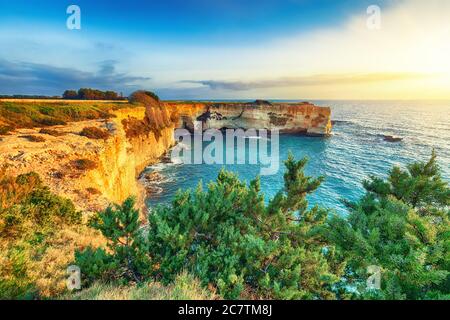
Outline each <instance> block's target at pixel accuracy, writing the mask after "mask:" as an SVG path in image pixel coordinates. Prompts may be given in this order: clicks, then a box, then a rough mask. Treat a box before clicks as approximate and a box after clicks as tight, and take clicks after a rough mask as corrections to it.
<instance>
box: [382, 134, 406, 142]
mask: <svg viewBox="0 0 450 320" xmlns="http://www.w3.org/2000/svg"><path fill="white" fill-rule="evenodd" d="M383 140H384V141H387V142H400V141H402V140H403V138H400V137H394V136H388V135H384V136H383Z"/></svg>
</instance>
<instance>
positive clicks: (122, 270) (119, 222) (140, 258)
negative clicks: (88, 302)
mask: <svg viewBox="0 0 450 320" xmlns="http://www.w3.org/2000/svg"><path fill="white" fill-rule="evenodd" d="M134 205H135V199H134V198H132V197H130V198H128V199H126V200H125V201H124V203H123V204H122V205H114V206H112V207H111V206H110V207H108V208H107V209H106V210H105V211H102V212H100V213H99V214H98V215H97V216H96V217H95V218H94V219H93V220H92V221H91V226H92V227H93V228H95V229H97V230H100V231H101V233H102V234H103V236H105V237H106V238H107V239H108V248H109V252H110V253H107V252H106V251H105V250H104V249H102V248H99V249H97V250H93V249H92V248H87V249H86V250H84V251H82V252H78V253H76V261H75V263H76V264H77V265H78V266H79V267H80V268H81V270H82V272H83V274H85V275H86V276H87V277H88V278H92V279H95V278H96V277H99V276H100V277H105V274H107V277H106V278H123V279H127V280H131V281H135V282H140V281H142V280H143V279H144V278H145V277H147V276H148V275H149V274H150V270H151V265H150V258H149V257H148V246H147V241H146V239H145V237H144V235H143V231H142V229H141V225H140V222H139V211H138V210H136V209H134Z"/></svg>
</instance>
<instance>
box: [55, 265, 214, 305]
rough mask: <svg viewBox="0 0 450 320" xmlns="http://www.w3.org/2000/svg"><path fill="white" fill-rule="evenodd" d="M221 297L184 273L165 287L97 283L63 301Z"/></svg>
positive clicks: (202, 298)
mask: <svg viewBox="0 0 450 320" xmlns="http://www.w3.org/2000/svg"><path fill="white" fill-rule="evenodd" d="M218 298H219V297H218V296H217V295H216V294H215V293H214V292H211V291H209V290H208V289H205V288H202V286H201V285H200V281H199V280H197V279H196V278H195V277H193V276H192V275H190V274H188V273H186V272H183V273H181V274H180V275H178V276H177V277H176V279H175V281H174V283H173V284H171V285H168V286H163V285H162V284H160V283H158V282H147V283H143V284H140V285H128V286H123V285H120V284H115V283H109V284H103V283H95V284H93V285H92V286H91V287H89V288H87V289H84V290H82V291H80V292H74V293H69V294H65V295H63V296H61V297H60V299H63V300H213V299H218Z"/></svg>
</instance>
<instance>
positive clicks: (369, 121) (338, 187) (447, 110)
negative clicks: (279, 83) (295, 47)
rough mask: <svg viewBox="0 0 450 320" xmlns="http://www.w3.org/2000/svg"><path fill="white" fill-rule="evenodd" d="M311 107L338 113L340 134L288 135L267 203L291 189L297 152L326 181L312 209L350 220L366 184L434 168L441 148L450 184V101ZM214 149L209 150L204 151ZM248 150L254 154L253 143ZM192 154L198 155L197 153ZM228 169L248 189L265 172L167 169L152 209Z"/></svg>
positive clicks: (264, 184)
mask: <svg viewBox="0 0 450 320" xmlns="http://www.w3.org/2000/svg"><path fill="white" fill-rule="evenodd" d="M274 101H275V100H274ZM276 101H280V102H295V101H296V100H276ZM298 101H303V100H298ZM311 102H312V103H314V104H315V105H318V106H329V107H331V113H332V120H333V122H334V126H333V130H332V135H331V136H330V137H327V138H321V137H307V136H301V135H295V134H281V135H280V137H279V157H278V158H279V159H278V161H279V170H278V172H276V173H275V174H273V175H265V176H261V191H262V192H263V193H264V196H265V199H266V201H269V200H270V198H271V197H273V196H274V195H275V194H276V193H277V192H278V191H279V190H280V189H282V188H283V174H284V172H285V168H284V164H283V162H284V160H285V159H286V158H287V156H288V153H289V152H291V153H292V154H293V155H294V157H295V158H296V159H300V158H303V157H307V158H308V159H309V162H308V165H307V167H306V170H305V171H306V173H307V174H308V175H310V176H314V177H317V176H323V177H324V178H325V180H324V182H323V183H322V185H321V186H320V187H319V188H318V190H317V191H316V192H315V193H313V194H311V195H310V196H309V197H308V200H309V203H310V205H311V206H312V205H316V204H317V205H320V206H323V207H327V208H329V209H331V210H334V211H335V212H336V213H338V214H342V215H345V214H346V213H347V209H346V207H345V205H344V203H343V199H345V200H349V201H356V200H357V199H359V197H361V196H362V195H363V194H364V188H363V187H362V182H363V181H364V180H365V179H368V178H369V177H370V176H371V175H373V176H378V177H386V176H387V174H388V172H389V170H390V169H391V168H392V167H393V166H400V167H403V168H405V167H406V166H407V164H409V163H411V162H413V161H427V160H428V159H429V158H430V155H431V152H432V150H433V149H434V150H435V151H436V153H437V155H438V163H439V166H440V168H441V171H442V176H443V178H444V179H445V180H446V181H447V182H449V181H450V101H323V100H321V101H314V100H313V101H311ZM386 135H391V136H395V137H400V138H402V140H401V141H400V142H388V141H385V139H384V136H386ZM208 144H209V143H207V142H205V143H203V148H205V147H207V145H208ZM236 148H238V146H236ZM244 148H246V150H245V151H246V152H248V151H249V150H248V148H249V144H248V143H247V144H246V145H245V146H244ZM187 150H191V151H186V152H194V148H193V147H192V148H187ZM235 151H237V150H235ZM224 152H226V151H224ZM247 162H248V161H247ZM222 168H225V169H227V170H231V171H233V172H236V173H237V174H238V175H239V177H240V178H241V179H242V180H245V181H247V182H249V181H251V180H252V179H254V178H255V176H257V175H258V174H260V169H261V168H260V165H254V164H248V163H247V164H234V165H233V164H232V165H223V164H220V165H219V164H213V165H206V164H181V163H159V164H156V165H153V166H150V167H148V168H147V171H148V172H156V173H157V174H158V176H159V177H160V179H159V180H158V181H155V182H154V184H155V185H154V186H153V188H152V190H153V192H152V193H151V194H150V196H149V197H148V199H147V204H148V206H149V207H150V208H152V207H154V206H156V205H164V204H168V203H170V201H171V199H172V198H173V196H174V195H175V193H176V192H177V191H178V190H180V189H182V190H186V189H193V188H196V187H197V185H198V184H199V183H202V184H203V185H206V184H207V183H209V182H211V181H214V180H215V179H216V177H217V174H218V172H219V171H220V170H221V169H222Z"/></svg>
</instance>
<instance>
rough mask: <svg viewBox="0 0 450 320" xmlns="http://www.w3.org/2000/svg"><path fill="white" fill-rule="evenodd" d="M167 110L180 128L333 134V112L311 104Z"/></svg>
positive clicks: (183, 106) (207, 104)
mask: <svg viewBox="0 0 450 320" xmlns="http://www.w3.org/2000/svg"><path fill="white" fill-rule="evenodd" d="M166 107H167V108H168V109H169V110H172V111H173V112H177V114H178V116H179V123H178V126H179V127H185V128H188V129H192V128H193V122H194V121H202V122H203V128H205V129H209V128H214V129H223V128H242V129H249V128H255V129H269V130H272V129H278V130H280V132H281V133H301V134H305V135H313V136H327V135H329V134H330V133H331V127H332V126H331V110H330V108H328V107H318V106H315V105H313V104H311V103H308V102H302V103H270V102H268V101H262V100H257V101H255V102H250V103H235V102H227V103H216V102H205V103H184V102H168V103H166Z"/></svg>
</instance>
